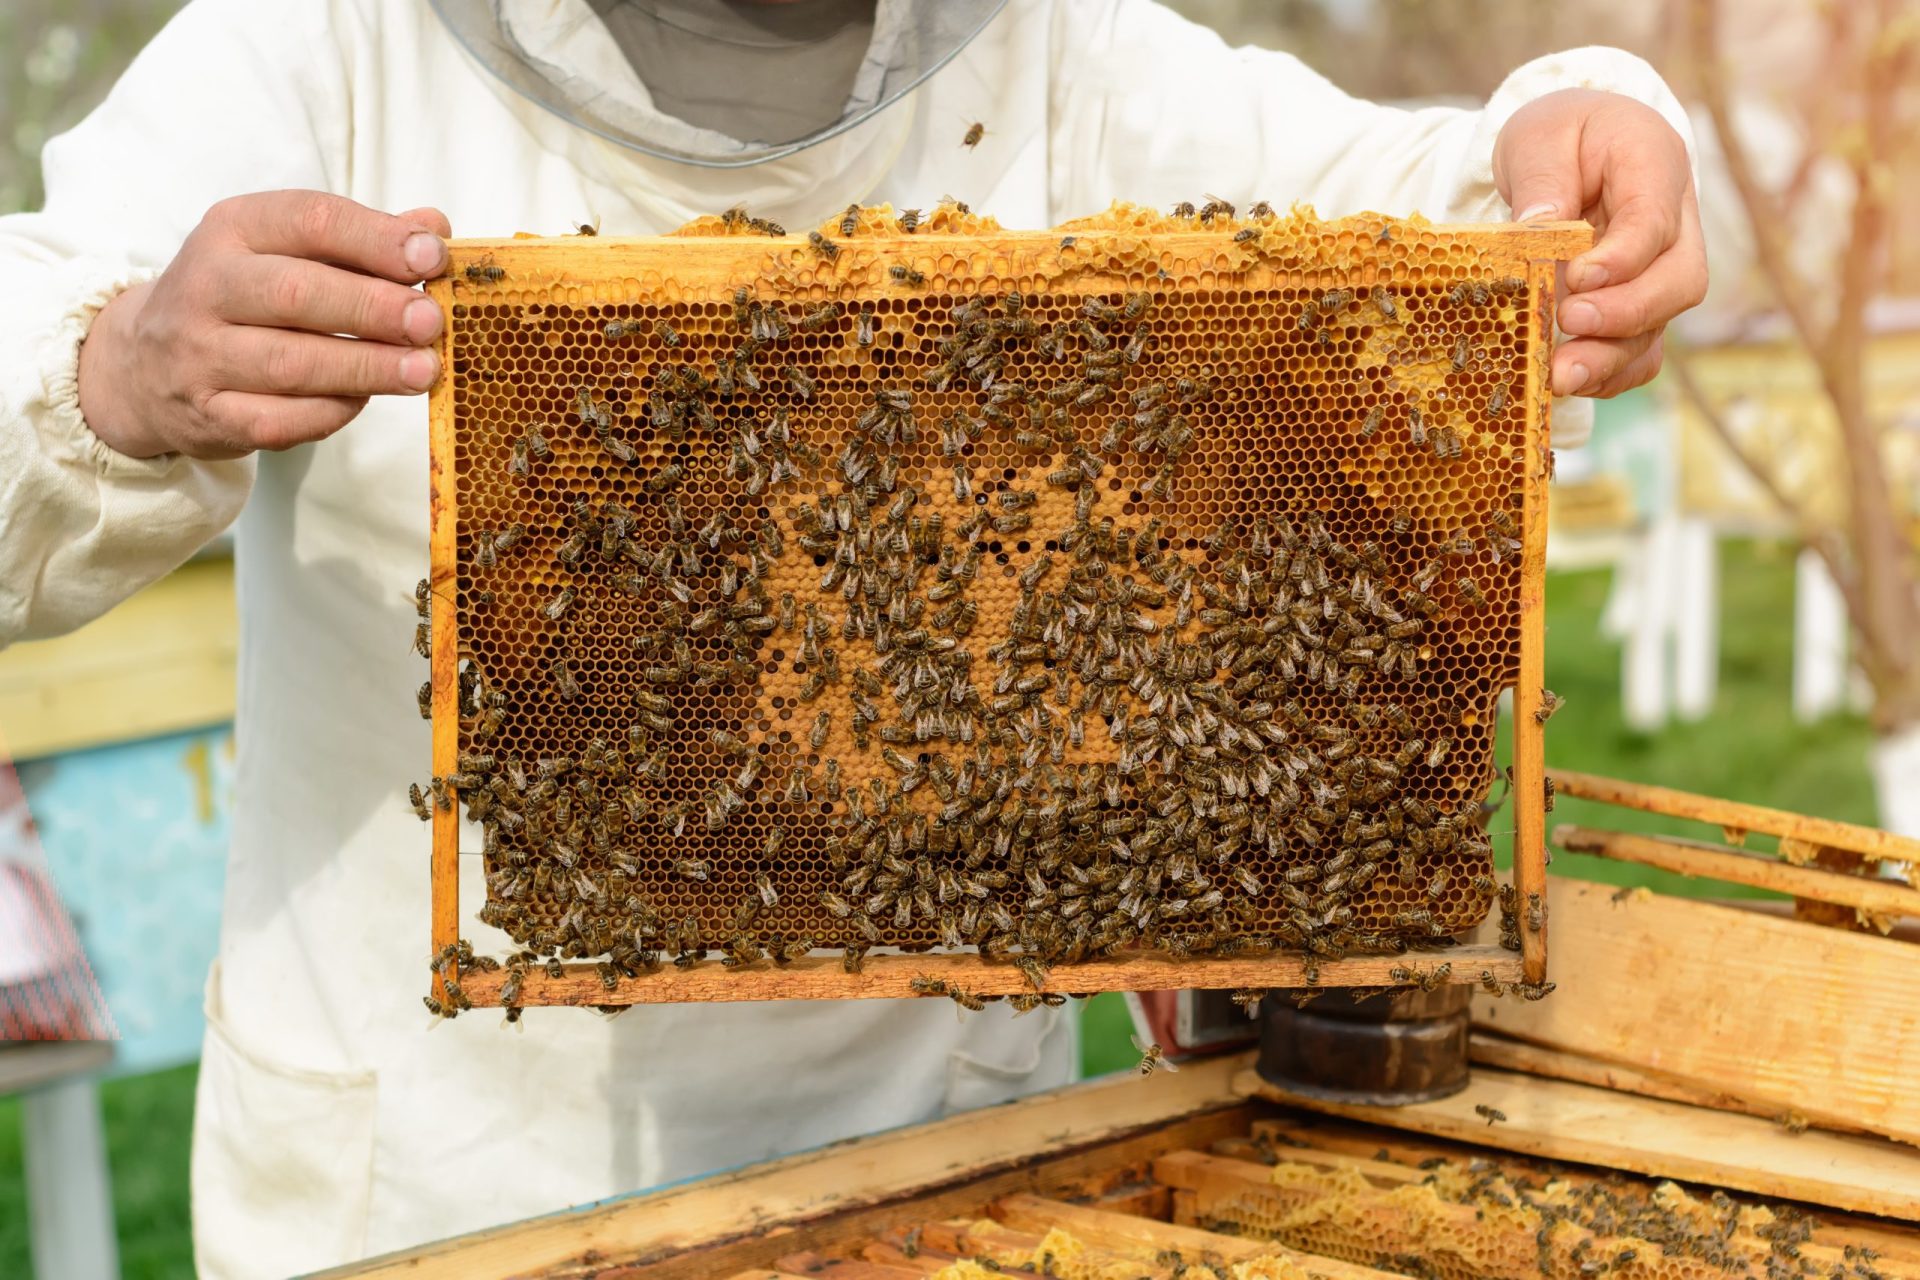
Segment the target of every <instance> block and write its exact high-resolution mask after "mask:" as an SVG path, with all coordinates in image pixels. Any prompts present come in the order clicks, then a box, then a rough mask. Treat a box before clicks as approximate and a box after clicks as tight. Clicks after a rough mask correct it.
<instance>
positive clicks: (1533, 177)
mask: <svg viewBox="0 0 1920 1280" xmlns="http://www.w3.org/2000/svg"><path fill="white" fill-rule="evenodd" d="M1556 116H1557V117H1558V118H1556ZM1493 180H1494V185H1495V186H1497V187H1498V188H1499V189H1500V194H1501V195H1502V196H1503V197H1505V199H1506V201H1507V205H1508V207H1509V208H1511V209H1512V210H1513V220H1514V221H1515V222H1534V221H1537V220H1543V219H1546V220H1557V219H1569V218H1577V217H1579V216H1580V210H1581V209H1582V208H1584V207H1585V203H1586V202H1585V201H1584V200H1583V199H1582V198H1581V193H1582V184H1581V181H1580V126H1579V122H1578V120H1577V119H1571V118H1568V117H1566V116H1564V115H1558V113H1553V114H1549V113H1546V112H1531V111H1527V110H1525V109H1522V110H1521V111H1520V112H1519V113H1518V114H1516V115H1515V116H1514V118H1513V119H1512V120H1510V121H1508V122H1507V127H1506V128H1504V129H1502V130H1501V131H1500V138H1499V141H1498V142H1497V143H1496V144H1495V146H1494V152H1493Z"/></svg>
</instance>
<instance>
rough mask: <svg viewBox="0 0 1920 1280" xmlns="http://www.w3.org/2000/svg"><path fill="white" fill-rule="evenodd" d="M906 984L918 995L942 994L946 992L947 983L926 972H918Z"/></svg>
mask: <svg viewBox="0 0 1920 1280" xmlns="http://www.w3.org/2000/svg"><path fill="white" fill-rule="evenodd" d="M907 986H908V987H909V988H910V989H911V990H912V991H913V993H914V994H915V995H918V996H943V995H945V994H947V984H946V983H945V982H944V981H943V980H941V979H939V978H935V977H930V976H928V975H927V974H924V973H923V974H919V975H917V976H915V977H914V979H913V981H911V982H909V983H908V984H907Z"/></svg>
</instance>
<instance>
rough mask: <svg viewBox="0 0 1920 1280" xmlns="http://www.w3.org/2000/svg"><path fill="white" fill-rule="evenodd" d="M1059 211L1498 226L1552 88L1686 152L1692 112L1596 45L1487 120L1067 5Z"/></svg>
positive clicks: (1057, 83) (1153, 18) (1515, 89)
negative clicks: (1198, 207) (1503, 169)
mask: <svg viewBox="0 0 1920 1280" xmlns="http://www.w3.org/2000/svg"><path fill="white" fill-rule="evenodd" d="M1054 22H1055V24H1056V25H1055V30H1054V33H1053V48H1054V51H1055V53H1054V56H1055V59H1056V61H1057V63H1058V65H1057V66H1056V68H1055V74H1054V81H1053V83H1054V88H1053V101H1052V110H1053V120H1054V129H1053V138H1052V145H1053V174H1052V181H1053V186H1054V191H1053V196H1054V207H1055V208H1058V209H1066V210H1085V211H1087V212H1091V211H1093V210H1095V209H1098V208H1101V207H1103V206H1104V205H1105V204H1106V203H1107V202H1109V201H1110V200H1112V199H1114V198H1116V197H1118V198H1122V199H1127V200H1132V201H1135V202H1137V203H1143V204H1155V205H1158V206H1161V207H1165V206H1167V205H1170V204H1172V203H1174V202H1175V201H1179V200H1192V201H1195V202H1196V203H1197V202H1198V201H1199V200H1200V198H1201V196H1202V194H1203V193H1205V192H1216V193H1218V194H1219V195H1221V196H1223V197H1224V198H1226V199H1228V200H1232V201H1235V202H1236V203H1238V204H1240V205H1241V207H1243V208H1244V207H1245V206H1246V205H1247V204H1248V203H1249V202H1251V201H1253V200H1260V199H1265V200H1269V201H1271V202H1272V203H1273V205H1274V207H1275V208H1277V209H1281V210H1284V209H1286V208H1287V207H1288V206H1289V205H1291V204H1293V203H1295V202H1302V203H1306V204H1310V205H1312V206H1313V207H1314V209H1315V210H1316V211H1317V212H1318V213H1320V214H1321V215H1322V216H1323V217H1329V218H1334V217H1342V216H1344V215H1346V214H1350V213H1359V212H1362V211H1365V210H1377V211H1379V212H1382V213H1392V214H1408V213H1421V214H1424V215H1425V216H1427V217H1429V218H1431V219H1433V220H1434V221H1436V222H1441V221H1455V222H1492V221H1505V220H1506V218H1507V216H1508V212H1507V208H1506V206H1505V204H1504V203H1503V202H1502V201H1501V199H1500V195H1499V192H1498V191H1497V190H1495V188H1494V185H1493V142H1494V139H1495V138H1496V137H1497V136H1498V135H1499V132H1500V130H1501V128H1502V127H1503V126H1504V125H1505V124H1506V122H1507V121H1508V119H1510V118H1511V117H1512V116H1513V113H1514V112H1515V111H1517V110H1519V109H1520V108H1521V107H1522V106H1524V105H1526V104H1527V103H1528V102H1530V101H1532V100H1533V99H1535V98H1539V97H1542V96H1544V95H1545V94H1548V93H1552V92H1554V91H1555V90H1559V89H1574V88H1586V89H1602V90H1607V91H1609V92H1613V93H1619V94H1623V95H1625V96H1627V97H1631V98H1634V99H1636V100H1638V101H1640V102H1643V103H1646V104H1647V105H1648V106H1651V107H1653V108H1654V109H1655V110H1657V111H1659V112H1660V114H1661V115H1662V116H1663V117H1665V118H1666V120H1667V122H1668V123H1669V124H1671V125H1672V126H1673V127H1674V129H1676V130H1677V131H1678V132H1679V134H1680V136H1681V137H1682V138H1684V139H1686V141H1687V146H1688V148H1689V149H1691V148H1692V146H1693V132H1692V128H1691V126H1690V125H1689V124H1688V121H1687V115H1686V112H1685V111H1683V110H1682V109H1681V107H1680V104H1679V102H1678V101H1677V100H1675V98H1674V96H1673V94H1672V92H1671V91H1670V90H1668V88H1667V86H1666V83H1665V82H1664V81H1663V80H1661V78H1660V76H1659V74H1658V73H1657V72H1655V71H1654V70H1653V68H1652V67H1650V66H1648V65H1647V63H1646V62H1645V61H1643V60H1642V59H1640V58H1637V57H1634V56H1633V55H1632V54H1629V53H1624V52H1622V51H1620V50H1618V49H1603V48H1588V49H1576V50H1573V51H1571V52H1568V53H1559V54H1554V55H1552V56H1549V57H1545V58H1538V59H1536V60H1534V61H1532V62H1529V63H1527V64H1526V65H1525V66H1522V67H1521V68H1519V69H1518V70H1517V71H1515V72H1514V73H1513V74H1512V75H1510V76H1508V77H1507V79H1506V81H1505V83H1503V84H1502V85H1501V86H1500V88H1499V89H1498V90H1496V91H1495V92H1494V95H1493V97H1492V98H1491V99H1490V100H1489V101H1488V102H1487V105H1486V106H1485V107H1484V108H1483V109H1481V110H1479V111H1471V110H1463V109H1460V108H1456V107H1428V108H1423V109H1419V110H1407V109H1403V108H1398V107H1386V106H1381V105H1379V104H1377V103H1372V102H1367V101H1365V100H1363V99H1359V98H1355V97H1352V96H1350V95H1349V94H1347V93H1344V92H1342V91H1341V90H1340V89H1339V88H1337V87H1336V86H1335V85H1334V84H1333V83H1332V82H1331V81H1329V80H1328V79H1326V77H1324V76H1322V75H1320V74H1319V73H1317V72H1315V71H1313V70H1312V69H1311V68H1309V67H1308V66H1307V65H1306V64H1305V63H1303V62H1301V61H1300V60H1299V59H1298V58H1296V57H1294V56H1292V55H1291V54H1287V53H1279V52H1275V51H1272V50H1268V49H1255V48H1242V49H1230V48H1228V47H1227V45H1226V43H1225V42H1224V41H1223V40H1221V38H1220V37H1219V35H1218V34H1216V33H1215V32H1213V31H1212V30H1210V29H1208V28H1206V27H1202V26H1198V25H1196V24H1194V23H1191V22H1189V21H1187V20H1186V19H1184V18H1182V17H1180V16H1179V15H1177V14H1175V13H1173V12H1172V11H1170V10H1168V9H1165V8H1163V7H1162V6H1160V5H1159V4H1157V3H1154V2H1153V0H1059V3H1058V4H1057V6H1056V8H1055V11H1054Z"/></svg>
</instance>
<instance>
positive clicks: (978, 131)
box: [960, 120, 987, 151]
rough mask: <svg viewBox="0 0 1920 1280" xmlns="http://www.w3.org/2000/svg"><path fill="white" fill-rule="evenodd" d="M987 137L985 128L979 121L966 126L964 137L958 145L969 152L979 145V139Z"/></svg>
mask: <svg viewBox="0 0 1920 1280" xmlns="http://www.w3.org/2000/svg"><path fill="white" fill-rule="evenodd" d="M986 136H987V126H986V125H984V124H981V123H980V122H979V121H977V120H976V121H974V123H972V124H970V125H968V126H967V133H966V136H965V137H963V138H961V139H960V145H961V146H963V147H965V148H966V149H967V150H969V151H971V150H973V149H974V148H975V147H977V146H979V145H980V139H982V138H984V137H986Z"/></svg>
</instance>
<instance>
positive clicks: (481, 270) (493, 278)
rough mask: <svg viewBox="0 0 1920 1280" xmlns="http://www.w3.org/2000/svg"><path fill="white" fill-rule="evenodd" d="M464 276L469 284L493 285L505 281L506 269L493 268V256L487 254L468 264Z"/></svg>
mask: <svg viewBox="0 0 1920 1280" xmlns="http://www.w3.org/2000/svg"><path fill="white" fill-rule="evenodd" d="M464 274H465V275H466V277H467V282H468V283H469V284H480V283H482V282H484V283H486V284H494V283H497V282H498V281H501V280H504V279H506V276H507V269H506V268H505V267H499V266H495V265H494V262H493V255H492V254H488V255H487V256H486V257H484V258H482V259H481V260H480V261H478V262H469V263H468V264H467V266H466V271H465V272H464Z"/></svg>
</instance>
